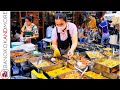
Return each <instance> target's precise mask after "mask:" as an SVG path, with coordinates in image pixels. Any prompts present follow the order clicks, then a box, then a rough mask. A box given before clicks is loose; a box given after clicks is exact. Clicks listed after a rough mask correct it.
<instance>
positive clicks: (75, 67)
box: [74, 65, 88, 79]
mask: <svg viewBox="0 0 120 90" xmlns="http://www.w3.org/2000/svg"><path fill="white" fill-rule="evenodd" d="M74 67H75V68H76V69H77V70H78V71H80V72H81V73H82V74H81V75H80V79H82V76H83V75H84V73H85V72H86V71H87V70H88V66H86V68H85V69H84V70H83V71H82V70H81V69H79V68H77V67H76V66H75V65H74Z"/></svg>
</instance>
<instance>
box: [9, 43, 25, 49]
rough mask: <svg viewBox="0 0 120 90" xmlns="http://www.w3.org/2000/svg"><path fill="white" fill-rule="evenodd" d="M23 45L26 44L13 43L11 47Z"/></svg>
mask: <svg viewBox="0 0 120 90" xmlns="http://www.w3.org/2000/svg"><path fill="white" fill-rule="evenodd" d="M22 44H24V42H12V43H11V47H12V48H14V47H15V46H20V45H22Z"/></svg>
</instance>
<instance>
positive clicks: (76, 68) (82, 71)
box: [74, 65, 83, 73]
mask: <svg viewBox="0 0 120 90" xmlns="http://www.w3.org/2000/svg"><path fill="white" fill-rule="evenodd" d="M74 67H75V69H77V70H78V71H80V72H81V73H82V72H83V71H82V70H81V69H79V68H77V67H76V66H75V65H74Z"/></svg>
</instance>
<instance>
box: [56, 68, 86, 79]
mask: <svg viewBox="0 0 120 90" xmlns="http://www.w3.org/2000/svg"><path fill="white" fill-rule="evenodd" d="M72 72H73V73H79V76H80V75H81V73H80V72H78V71H77V70H72V71H70V72H66V73H64V74H61V75H58V76H57V78H58V79H64V78H65V76H66V75H67V74H71V73H72ZM71 79H75V78H71ZM78 79H80V77H79V78H78ZM82 79H87V77H86V76H85V75H83V76H82Z"/></svg>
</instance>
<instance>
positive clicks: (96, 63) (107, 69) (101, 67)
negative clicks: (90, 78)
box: [94, 58, 120, 73]
mask: <svg viewBox="0 0 120 90" xmlns="http://www.w3.org/2000/svg"><path fill="white" fill-rule="evenodd" d="M105 59H106V58H102V59H99V60H94V67H95V68H96V69H99V70H101V71H104V72H108V73H111V72H115V71H117V70H119V66H120V64H119V65H116V66H113V67H108V66H106V65H103V64H100V63H99V62H103V61H104V60H105ZM113 60H116V59H113ZM117 61H118V60H117Z"/></svg>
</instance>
